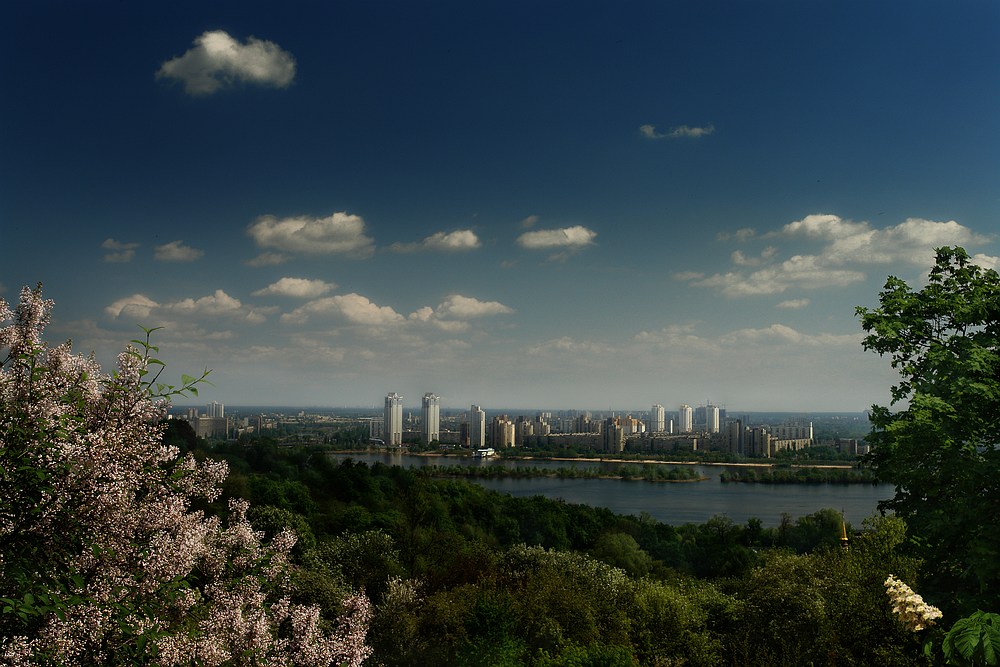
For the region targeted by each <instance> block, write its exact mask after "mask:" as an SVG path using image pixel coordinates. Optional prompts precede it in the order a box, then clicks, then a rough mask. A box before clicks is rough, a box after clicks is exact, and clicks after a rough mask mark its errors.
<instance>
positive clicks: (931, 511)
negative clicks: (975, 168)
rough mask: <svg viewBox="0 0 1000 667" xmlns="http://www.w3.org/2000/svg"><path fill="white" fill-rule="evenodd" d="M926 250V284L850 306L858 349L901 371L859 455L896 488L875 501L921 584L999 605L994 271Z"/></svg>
mask: <svg viewBox="0 0 1000 667" xmlns="http://www.w3.org/2000/svg"><path fill="white" fill-rule="evenodd" d="M936 255H937V256H936V262H935V265H934V267H933V268H932V269H931V271H930V274H929V277H928V281H927V284H926V285H925V286H924V287H922V288H920V289H919V290H914V289H913V288H911V287H910V286H909V285H907V284H906V283H905V282H904V281H903V280H900V279H899V278H896V277H889V279H888V280H887V281H886V283H885V287H884V288H883V290H882V292H881V293H880V295H879V303H880V305H879V307H878V308H875V309H868V308H858V309H857V312H858V315H859V316H860V318H861V325H862V327H863V328H864V330H865V331H866V332H868V335H867V336H866V337H865V339H864V346H865V348H866V349H869V350H872V351H875V352H878V353H879V354H880V355H883V356H888V358H889V360H890V363H891V364H892V367H893V368H895V369H896V370H898V371H899V374H900V381H899V383H898V384H896V385H895V386H893V387H892V405H897V406H899V407H898V409H895V410H894V409H891V407H887V406H878V405H876V406H873V407H872V413H871V421H872V433H871V435H870V436H869V442H870V444H871V452H870V454H869V455H868V457H867V462H868V463H870V464H871V465H872V467H873V468H874V470H875V472H876V474H877V476H878V477H879V478H880V479H882V480H884V481H886V482H890V483H892V484H894V485H895V486H896V494H895V496H894V497H893V498H891V499H890V500H887V501H885V502H884V503H883V505H882V508H883V509H886V510H892V511H893V512H895V513H896V514H897V515H898V516H899V517H901V518H902V519H904V520H905V521H906V523H907V524H908V526H909V528H910V534H911V535H912V536H914V540H915V546H916V547H917V549H918V552H919V553H920V554H921V555H922V556H923V557H924V558H925V559H926V560H927V564H928V567H927V568H926V574H927V579H928V582H927V583H928V584H929V588H928V590H929V591H936V592H937V593H939V594H941V597H942V598H943V599H942V600H941V602H942V603H944V604H946V605H950V606H952V609H953V610H957V611H962V612H967V611H971V610H974V609H975V608H976V607H982V608H988V607H993V608H996V607H998V606H1000V605H998V603H1000V531H998V529H997V528H998V527H997V521H996V511H997V508H1000V449H998V444H1000V276H998V274H997V272H996V271H994V270H991V269H984V268H982V267H980V266H978V265H977V264H975V263H974V262H973V261H972V259H971V258H970V257H969V255H968V254H967V253H966V252H965V250H964V249H962V248H958V247H944V248H940V249H938V250H937V254H936ZM949 599H950V600H951V602H950V603H949Z"/></svg>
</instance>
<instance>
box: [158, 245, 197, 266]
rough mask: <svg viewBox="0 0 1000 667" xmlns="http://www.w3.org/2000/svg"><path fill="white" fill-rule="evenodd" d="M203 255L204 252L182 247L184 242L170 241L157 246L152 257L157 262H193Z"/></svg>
mask: <svg viewBox="0 0 1000 667" xmlns="http://www.w3.org/2000/svg"><path fill="white" fill-rule="evenodd" d="M204 254H205V251H203V250H198V249H197V248H192V247H191V246H187V245H184V241H171V242H170V243H165V244H163V245H158V246H156V248H155V249H154V254H153V257H154V258H155V259H156V260H157V261H158V262H193V261H195V260H196V259H198V258H200V257H201V256H202V255H204Z"/></svg>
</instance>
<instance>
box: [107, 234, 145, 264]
mask: <svg viewBox="0 0 1000 667" xmlns="http://www.w3.org/2000/svg"><path fill="white" fill-rule="evenodd" d="M101 247H102V248H104V249H105V250H110V251H111V252H109V253H108V254H106V255H105V256H104V261H105V262H109V263H122V262H131V261H132V259H133V258H134V257H135V249H136V248H138V247H139V244H138V243H121V242H119V241H116V240H114V239H106V240H105V241H104V243H102V244H101Z"/></svg>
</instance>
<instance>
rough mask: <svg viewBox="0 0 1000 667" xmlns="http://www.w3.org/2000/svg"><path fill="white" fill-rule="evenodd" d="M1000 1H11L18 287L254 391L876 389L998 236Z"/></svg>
mask: <svg viewBox="0 0 1000 667" xmlns="http://www.w3.org/2000/svg"><path fill="white" fill-rule="evenodd" d="M998 72H1000V3H996V2H994V1H993V0H963V1H959V2H949V3H942V2H927V1H923V0H907V1H905V2H903V1H886V2H875V3H873V2H870V1H867V0H866V1H853V0H838V1H836V2H833V1H823V0H811V1H809V2H804V1H802V0H787V1H777V0H776V1H773V2H765V1H760V0H745V1H741V2H729V1H727V2H720V1H715V0H692V1H669V0H661V1H657V2H652V1H643V0H638V1H635V2H629V3H619V2H592V1H587V0H582V1H581V0H575V1H573V2H564V1H560V0H552V1H548V0H546V1H544V2H521V1H510V0H507V1H504V2H495V1H492V0H483V1H477V2H467V1H466V2H457V1H452V0H439V1H435V2H409V1H407V2H403V1H401V0H400V1H395V0H382V1H375V2H373V1H371V0H355V1H350V2H342V1H339V0H329V1H325V2H292V3H281V4H279V3H255V2H239V3H237V2H227V1H221V2H212V3H204V2H197V3H192V2H183V1H182V2H174V3H169V4H164V3H147V2H143V3H137V2H136V3H133V2H121V1H116V2H109V1H100V0H98V1H94V2H87V3H80V2H76V1H72V2H70V1H64V2H50V1H45V0H39V1H35V2H18V3H4V5H3V6H2V7H0V90H2V91H3V93H2V96H0V296H2V297H3V298H5V299H6V300H7V301H8V302H11V303H15V302H16V301H17V300H18V295H19V292H20V290H21V288H22V287H24V286H26V285H27V286H33V285H35V284H37V283H39V282H41V283H42V284H43V286H44V293H45V296H46V297H48V298H51V299H53V300H54V301H55V306H54V310H53V317H52V323H51V325H50V326H49V329H48V333H47V336H48V339H49V340H51V341H53V342H60V341H62V340H65V339H67V338H68V339H72V341H73V345H74V349H75V350H77V351H78V352H81V353H90V352H94V353H95V354H96V355H97V357H98V359H99V360H101V361H102V363H104V364H105V365H106V367H107V368H109V369H110V368H113V364H114V359H115V355H116V353H117V352H118V351H120V350H121V349H122V348H123V347H124V346H125V345H126V344H128V341H129V340H130V339H132V338H136V337H138V336H141V335H142V329H141V328H140V327H147V328H152V327H162V328H161V329H159V330H157V331H156V332H155V333H154V334H153V336H154V338H153V342H154V344H156V345H158V346H159V348H160V358H161V359H163V360H164V361H165V362H166V363H167V368H166V370H165V372H164V377H165V378H167V379H169V380H171V381H176V380H177V379H179V378H180V376H181V374H182V373H185V374H189V375H197V374H199V373H200V372H201V371H202V370H203V369H206V368H208V369H211V371H212V373H211V376H210V377H211V380H212V383H213V384H212V385H211V386H206V387H203V388H202V391H201V393H200V396H199V397H198V398H197V399H191V400H190V401H183V400H182V401H180V402H207V401H213V400H214V401H220V402H223V403H225V404H227V405H286V406H318V407H324V406H329V407H347V406H380V405H381V404H382V401H383V399H384V396H385V395H386V393H388V392H397V393H399V394H400V395H402V396H403V399H404V404H405V405H406V406H407V410H409V409H411V408H412V409H413V410H416V409H417V408H418V407H419V405H420V397H421V396H422V395H423V394H424V393H425V392H434V393H436V394H438V395H439V396H440V397H441V402H442V405H443V406H445V407H462V406H468V405H470V404H473V403H475V404H479V405H482V406H483V407H484V409H486V410H487V412H489V411H490V410H491V408H501V407H502V408H520V409H526V410H530V409H542V408H545V409H586V410H598V409H600V410H605V409H614V410H641V409H647V410H648V409H649V406H650V405H652V404H654V403H659V404H662V405H664V406H665V407H666V408H667V409H668V410H675V409H676V407H677V406H678V405H680V404H681V403H688V404H690V405H693V406H697V405H703V404H705V403H706V402H709V401H711V402H713V403H715V404H717V405H721V406H724V407H726V408H727V409H729V410H749V411H754V410H761V411H763V410H775V411H777V410H783V411H861V410H865V409H867V408H868V407H870V406H871V405H872V404H873V403H879V404H885V403H887V402H888V400H889V387H890V385H891V384H892V383H893V381H894V379H895V377H896V376H895V375H894V373H893V371H892V370H891V369H890V368H889V364H888V361H887V360H885V359H882V358H880V357H878V355H876V354H874V353H872V352H867V351H865V350H864V349H863V347H862V344H861V340H862V337H863V332H862V331H861V329H860V326H859V323H858V319H857V317H856V315H855V308H856V307H857V306H867V307H872V306H875V305H877V302H878V293H879V290H880V289H881V287H882V285H883V284H884V282H885V280H886V278H887V276H889V275H893V276H898V277H900V278H902V279H904V280H906V281H907V282H909V283H910V284H911V285H914V286H916V287H919V286H920V285H921V284H922V282H923V281H924V280H925V278H926V273H927V270H928V268H929V267H930V265H931V263H932V261H933V254H934V248H935V247H939V246H943V245H961V246H963V247H965V248H966V249H967V250H968V252H969V253H970V254H971V255H973V256H975V258H976V261H977V262H978V263H980V264H981V265H983V266H986V267H990V268H996V267H997V266H998V262H1000V260H998V255H1000V243H998V236H997V235H998V232H1000V178H998V177H1000V75H998Z"/></svg>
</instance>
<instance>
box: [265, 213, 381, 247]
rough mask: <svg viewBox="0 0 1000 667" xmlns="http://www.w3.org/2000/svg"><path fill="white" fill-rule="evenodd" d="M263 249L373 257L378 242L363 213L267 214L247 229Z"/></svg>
mask: <svg viewBox="0 0 1000 667" xmlns="http://www.w3.org/2000/svg"><path fill="white" fill-rule="evenodd" d="M247 234H249V235H250V236H251V237H252V238H253V240H254V241H255V242H256V243H257V245H258V246H260V247H261V248H271V249H274V250H278V251H284V252H296V253H303V254H308V255H333V254H340V255H348V256H353V257H358V258H365V257H370V256H371V254H372V253H373V252H374V241H373V240H372V239H371V237H369V236H367V235H366V234H365V221H364V219H362V218H361V216H359V215H353V214H349V213H346V212H339V213H334V214H333V215H329V216H327V217H325V218H310V217H294V218H282V219H280V220H279V219H278V218H276V217H274V216H270V215H265V216H262V217H260V218H258V219H257V222H255V223H254V224H252V225H250V227H248V228H247Z"/></svg>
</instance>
